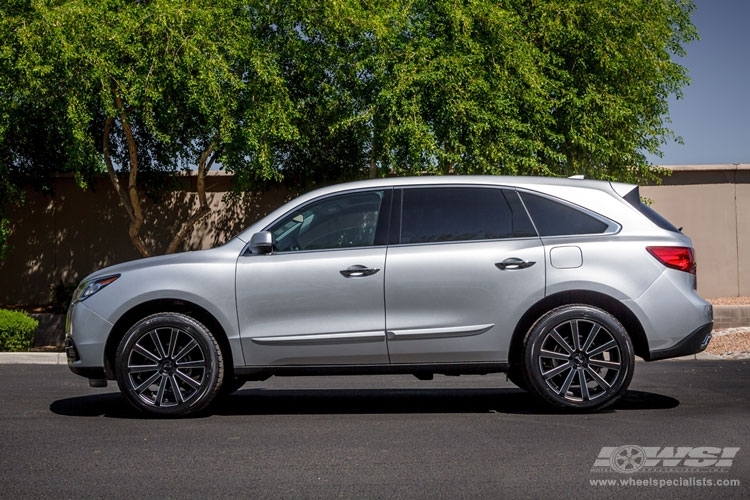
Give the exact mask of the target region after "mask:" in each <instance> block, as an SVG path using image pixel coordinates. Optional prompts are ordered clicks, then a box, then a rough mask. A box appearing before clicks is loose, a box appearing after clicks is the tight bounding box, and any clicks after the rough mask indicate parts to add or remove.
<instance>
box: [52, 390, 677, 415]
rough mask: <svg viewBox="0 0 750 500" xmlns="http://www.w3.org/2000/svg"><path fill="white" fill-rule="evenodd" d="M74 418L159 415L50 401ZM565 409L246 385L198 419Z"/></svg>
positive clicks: (510, 393) (635, 404)
mask: <svg viewBox="0 0 750 500" xmlns="http://www.w3.org/2000/svg"><path fill="white" fill-rule="evenodd" d="M679 404H680V402H679V401H678V400H676V399H674V398H672V397H669V396H664V395H661V394H655V393H651V392H641V391H627V392H626V393H625V395H624V396H623V397H622V398H621V399H620V400H619V401H618V402H617V403H616V404H615V405H614V406H613V407H611V408H608V409H606V410H604V411H605V412H617V411H628V410H664V409H670V408H675V407H677V406H678V405H679ZM50 411H52V412H53V413H55V414H58V415H66V416H74V417H97V416H103V417H110V418H126V419H127V418H138V419H141V418H154V417H149V416H145V415H144V414H142V413H140V412H138V411H136V410H135V409H133V408H132V407H131V406H130V405H129V404H128V402H127V401H126V400H125V398H124V397H123V396H122V395H121V394H120V393H116V392H114V393H107V394H100V395H91V396H81V397H75V398H68V399H61V400H58V401H55V402H53V403H52V404H51V405H50ZM370 413H371V414H389V413H393V414H398V413H402V414H414V413H506V414H536V415H548V414H559V413H560V412H558V411H555V410H554V409H551V408H550V407H549V406H547V405H545V404H543V403H541V402H540V401H538V400H537V399H536V398H535V397H533V396H532V395H531V394H529V393H527V392H525V391H523V390H520V389H505V388H503V389H361V390H359V389H262V388H257V389H245V390H239V391H237V392H235V393H234V394H231V395H229V396H224V397H222V398H220V399H219V400H218V401H216V402H214V404H213V405H212V406H211V407H210V409H209V411H207V412H203V413H202V414H200V415H198V416H197V417H208V416H212V415H222V416H227V415H306V414H310V415H316V414H370Z"/></svg>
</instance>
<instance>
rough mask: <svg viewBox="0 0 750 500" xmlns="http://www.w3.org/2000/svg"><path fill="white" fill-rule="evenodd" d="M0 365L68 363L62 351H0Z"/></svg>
mask: <svg viewBox="0 0 750 500" xmlns="http://www.w3.org/2000/svg"><path fill="white" fill-rule="evenodd" d="M0 365H65V366H67V365H68V358H67V356H66V355H65V353H64V352H0Z"/></svg>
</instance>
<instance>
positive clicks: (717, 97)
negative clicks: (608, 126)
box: [648, 0, 750, 165]
mask: <svg viewBox="0 0 750 500" xmlns="http://www.w3.org/2000/svg"><path fill="white" fill-rule="evenodd" d="M694 2H695V5H696V10H695V11H694V12H693V24H695V26H696V27H697V28H698V33H699V35H700V38H701V39H700V40H697V41H694V42H692V43H690V44H689V45H687V47H686V49H687V56H686V57H684V58H682V59H678V62H679V63H680V64H682V65H683V66H685V67H686V68H688V71H689V75H690V78H691V79H692V83H691V84H690V86H688V87H686V88H684V89H683V93H684V95H683V98H682V99H679V100H676V99H672V100H671V101H670V107H669V117H670V119H671V120H672V123H671V128H672V130H673V131H674V132H675V135H678V136H680V137H682V139H683V141H684V142H685V143H684V145H680V144H677V143H675V142H669V143H667V144H664V145H663V146H662V152H663V153H664V156H663V157H662V158H659V157H657V156H649V157H648V159H649V160H650V161H652V162H653V163H655V164H657V165H701V164H730V163H750V31H748V30H747V24H748V22H749V21H750V0H694Z"/></svg>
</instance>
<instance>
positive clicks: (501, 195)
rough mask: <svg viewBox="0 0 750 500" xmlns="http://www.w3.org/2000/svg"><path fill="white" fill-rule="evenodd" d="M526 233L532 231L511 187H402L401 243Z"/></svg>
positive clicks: (524, 234) (512, 236) (516, 236)
mask: <svg viewBox="0 0 750 500" xmlns="http://www.w3.org/2000/svg"><path fill="white" fill-rule="evenodd" d="M528 236H536V232H535V231H534V227H533V226H532V224H531V222H530V221H529V218H528V216H527V214H526V211H525V210H524V209H523V206H522V205H521V203H520V202H519V200H518V195H517V194H516V193H515V192H514V191H505V190H502V189H497V188H480V187H436V188H412V189H405V190H404V191H403V202H402V218H401V236H400V242H401V243H404V244H409V243H433V242H444V241H477V240H493V239H501V238H519V237H528Z"/></svg>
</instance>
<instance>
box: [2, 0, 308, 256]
mask: <svg viewBox="0 0 750 500" xmlns="http://www.w3.org/2000/svg"><path fill="white" fill-rule="evenodd" d="M21 3H23V2H21ZM255 18H256V16H255V15H254V12H253V8H252V7H251V6H249V5H247V4H246V2H238V1H231V0H220V1H213V0H212V1H195V2H173V1H169V0H153V1H144V2H135V1H127V0H106V1H99V0H96V1H94V0H68V1H60V2H35V3H33V4H31V7H30V8H29V9H28V10H27V11H26V12H24V20H25V21H27V22H25V23H23V24H22V25H21V26H19V27H18V29H17V30H16V37H17V44H18V45H19V47H20V50H19V52H18V53H19V56H18V59H17V61H15V67H16V68H20V78H21V82H22V83H23V90H16V91H15V94H16V97H15V99H16V100H18V101H27V102H28V101H31V100H33V99H39V98H40V97H42V102H46V103H59V104H60V105H59V107H57V110H58V111H57V112H58V113H60V111H62V114H63V117H62V120H63V121H64V124H65V131H66V132H67V135H66V137H65V140H64V141H62V142H61V143H58V144H60V147H62V148H64V154H65V156H66V157H67V158H68V166H67V167H68V168H69V169H71V170H73V171H76V172H81V171H85V170H86V169H89V168H91V166H92V165H96V166H97V167H98V168H99V169H100V170H105V171H106V172H107V174H108V176H109V178H110V179H111V181H112V185H113V186H114V188H115V190H116V192H117V194H118V196H119V197H120V201H121V204H122V206H123V208H124V209H125V211H126V212H127V214H128V217H129V219H130V227H129V235H130V239H131V241H132V243H133V245H134V246H135V247H136V248H137V249H138V251H139V252H140V253H141V254H142V255H144V256H147V255H149V254H150V253H151V252H152V249H151V248H149V246H148V245H147V242H146V241H144V239H143V238H142V230H143V226H144V222H145V220H144V212H143V208H142V206H143V200H144V195H145V194H146V189H145V188H144V187H143V186H142V185H141V184H140V183H139V179H141V178H142V177H143V175H144V174H153V173H166V174H176V173H177V172H178V171H179V170H180V169H185V168H190V167H192V166H195V167H196V169H197V178H198V181H197V190H198V199H199V208H198V209H197V210H195V211H194V212H193V214H192V215H191V216H190V217H188V219H187V220H186V221H184V223H183V224H182V226H181V227H180V228H179V229H178V230H177V231H176V234H175V236H174V238H173V239H172V241H171V242H170V243H169V245H168V246H167V249H166V251H167V253H170V252H173V251H175V250H176V249H177V248H178V245H179V244H180V243H181V242H182V240H183V239H184V238H185V236H186V235H187V234H188V233H189V231H190V229H191V228H192V226H193V225H194V224H195V223H196V222H197V221H199V220H200V219H201V218H203V217H205V215H206V214H207V213H208V211H209V209H208V204H207V199H206V194H205V177H206V173H207V171H208V170H209V169H210V168H211V165H212V164H213V163H214V162H215V161H216V159H217V158H219V157H221V158H222V162H223V163H224V164H225V166H226V167H227V168H230V169H234V168H236V165H237V164H241V165H243V167H245V168H244V170H243V171H242V174H243V175H245V176H253V177H257V178H259V179H273V178H276V177H277V173H276V172H275V171H274V170H273V168H272V161H271V153H270V150H271V147H270V144H271V143H272V142H274V141H277V140H279V139H284V140H287V141H288V140H291V139H292V138H293V137H294V128H293V127H291V126H290V125H289V124H288V120H289V115H290V114H291V113H293V108H292V106H291V103H290V101H289V99H288V97H287V95H286V92H285V89H284V84H283V80H282V79H281V78H280V77H279V75H278V67H277V62H276V61H275V60H274V54H272V53H270V52H269V51H268V50H266V48H264V47H263V46H262V45H261V44H259V43H257V39H256V36H255V30H256V26H255V25H254V21H255ZM51 107H52V106H48V107H47V109H50V108H51ZM150 178H151V179H153V178H154V177H153V176H151V177H150Z"/></svg>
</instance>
